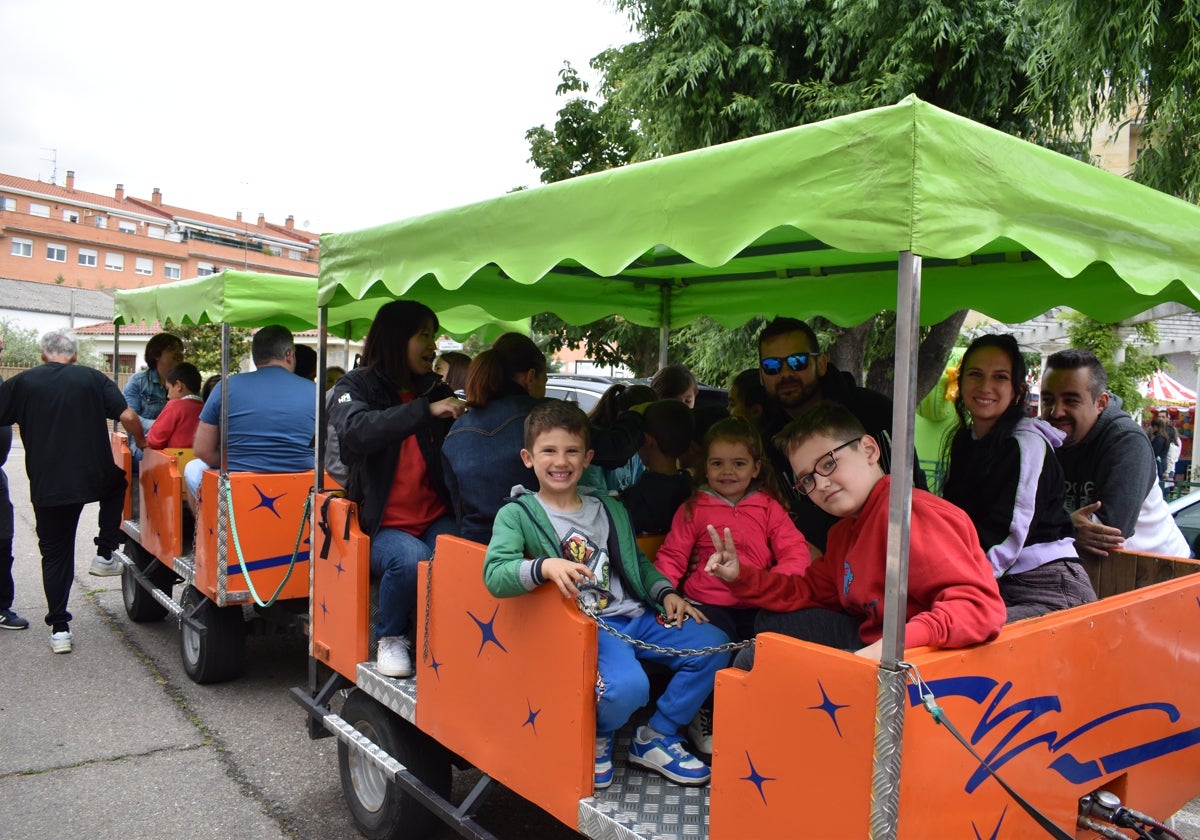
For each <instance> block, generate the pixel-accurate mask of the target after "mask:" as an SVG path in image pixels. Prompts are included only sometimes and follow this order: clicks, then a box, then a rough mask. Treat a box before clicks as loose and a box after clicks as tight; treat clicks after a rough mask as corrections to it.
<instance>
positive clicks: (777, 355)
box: [758, 317, 925, 551]
mask: <svg viewBox="0 0 1200 840" xmlns="http://www.w3.org/2000/svg"><path fill="white" fill-rule="evenodd" d="M758 363H759V365H758V374H759V376H760V377H761V378H762V383H763V387H764V388H766V389H767V395H768V396H769V397H770V400H771V409H772V416H771V418H770V420H769V421H768V422H767V425H766V437H767V438H768V439H770V438H773V437H774V436H775V435H776V434H777V433H778V432H779V431H780V430H781V429H783V427H784V426H786V425H787V424H788V423H789V422H790V421H792V420H794V419H796V418H797V417H799V416H800V415H802V414H803V413H804V412H806V411H807V410H808V409H810V408H812V407H813V406H815V405H817V404H818V403H820V402H821V401H822V400H831V401H833V402H837V403H841V404H842V405H844V406H845V407H846V408H848V409H849V410H850V413H851V414H853V415H854V416H855V417H857V418H858V420H859V422H860V423H862V424H863V426H864V427H865V428H866V430H867V434H869V435H871V436H872V437H873V438H875V440H877V441H878V442H879V445H880V449H881V450H882V451H881V456H880V464H881V466H882V467H883V470H884V472H885V473H886V472H890V471H891V452H892V447H891V440H892V401H891V400H890V399H888V398H887V397H886V396H884V395H883V394H880V393H878V392H877V391H872V390H871V389H869V388H863V387H862V386H860V385H859V384H858V383H857V382H856V381H855V379H854V377H853V376H852V375H851V374H849V373H846V372H844V371H840V370H838V369H837V368H836V367H835V366H833V365H832V364H830V363H829V359H828V357H826V355H825V354H824V353H822V352H821V350H820V344H819V343H818V341H817V335H816V333H815V332H813V329H812V327H810V326H809V325H808V324H806V323H804V322H803V321H801V320H799V319H797V318H782V317H781V318H775V319H774V320H773V321H771V322H770V323H769V324H767V325H766V326H765V327H763V330H762V332H761V333H759V335H758ZM766 449H767V452H768V453H769V454H770V458H771V463H772V464H773V465H774V467H775V470H776V473H777V474H778V475H779V476H780V482H779V483H780V485H782V487H783V488H784V490H785V492H787V493H788V497H789V500H790V502H791V508H792V515H793V518H794V519H795V520H796V525H797V526H798V527H799V528H800V530H801V532H802V533H803V534H804V536H805V538H806V539H807V540H808V541H809V542H810V543H812V544H813V545H815V546H816V547H817V548H819V549H821V550H822V551H824V550H825V535H826V534H827V533H828V531H829V528H830V526H832V525H833V523H834V522H836V521H837V518H836V517H833V516H830V515H829V514H827V513H825V512H824V511H822V510H821V509H820V508H818V507H817V506H816V505H814V504H813V503H812V502H811V501H810V500H808V499H807V498H804V497H802V496H801V495H800V494H799V493H797V492H796V491H795V489H794V485H795V476H794V475H792V467H791V464H789V463H788V460H787V458H786V457H785V456H784V454H783V453H782V452H780V451H779V449H778V448H777V447H775V446H772V445H770V443H769V440H768V445H767V447H766ZM913 466H914V469H913V482H914V485H915V486H917V487H919V488H921V489H925V473H924V472H922V471H921V469H920V467H919V466H918V465H917V462H916V460H915V459H914V461H913Z"/></svg>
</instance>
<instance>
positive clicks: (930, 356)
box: [867, 309, 967, 402]
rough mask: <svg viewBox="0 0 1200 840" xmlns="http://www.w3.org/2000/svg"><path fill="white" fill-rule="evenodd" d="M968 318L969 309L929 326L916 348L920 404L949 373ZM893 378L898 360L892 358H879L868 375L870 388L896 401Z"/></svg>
mask: <svg viewBox="0 0 1200 840" xmlns="http://www.w3.org/2000/svg"><path fill="white" fill-rule="evenodd" d="M966 317H967V310H966V309H960V310H959V311H958V312H955V313H954V314H953V315H951V316H950V317H949V318H947V319H946V320H944V321H942V322H940V323H937V324H934V325H933V326H932V327H930V328H929V332H928V333H927V334H926V335H925V337H924V338H923V339H922V340H921V343H920V345H919V346H918V347H917V394H916V400H917V402H920V401H921V399H922V398H924V396H925V395H926V394H928V393H929V392H930V391H932V390H933V386H934V385H936V384H937V381H938V380H939V379H941V378H942V373H944V372H945V370H946V359H947V358H949V356H950V349H951V348H952V347H954V343H955V341H957V340H958V335H959V333H960V332H961V331H962V325H963V321H965V320H966ZM894 375H895V359H894V358H893V357H890V356H889V357H881V358H878V359H876V360H875V361H874V362H873V363H872V364H871V367H870V370H869V371H868V372H867V387H868V388H871V389H873V390H875V391H879V392H880V393H881V394H887V395H888V396H889V397H892V398H893V399H895V394H894V391H895V387H894V385H895V382H894V378H893V377H894Z"/></svg>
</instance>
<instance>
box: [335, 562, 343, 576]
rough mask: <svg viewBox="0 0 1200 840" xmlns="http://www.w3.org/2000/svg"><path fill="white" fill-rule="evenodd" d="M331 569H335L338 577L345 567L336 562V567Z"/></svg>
mask: <svg viewBox="0 0 1200 840" xmlns="http://www.w3.org/2000/svg"><path fill="white" fill-rule="evenodd" d="M333 568H335V569H337V573H338V574H339V575H340V574H341V573H342V572H344V571H346V567H345V566H343V565H342V561H341V560H338V561H337V565H336V566H334V567H333Z"/></svg>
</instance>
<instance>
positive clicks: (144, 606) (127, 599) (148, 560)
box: [121, 540, 175, 623]
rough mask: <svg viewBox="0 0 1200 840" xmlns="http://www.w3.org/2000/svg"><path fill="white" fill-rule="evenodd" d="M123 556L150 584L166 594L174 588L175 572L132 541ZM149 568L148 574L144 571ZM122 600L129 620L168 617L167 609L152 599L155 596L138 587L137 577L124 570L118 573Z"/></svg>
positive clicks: (126, 569)
mask: <svg viewBox="0 0 1200 840" xmlns="http://www.w3.org/2000/svg"><path fill="white" fill-rule="evenodd" d="M125 554H126V555H127V556H128V557H129V558H130V559H131V560H133V562H134V565H136V566H137V567H138V569H139V570H140V571H141V572H142V573H143V574H146V575H148V576H149V578H150V581H151V582H152V583H153V584H154V585H155V586H157V587H158V588H159V589H161V590H162V591H163V592H166V593H167V594H168V595H170V594H171V587H173V586H174V585H175V573H174V572H173V571H171V570H170V569H168V568H166V567H164V566H163V565H162V564H161V563H159V562H158V560H156V559H155V558H154V557H152V556H150V554H149V552H147V551H146V550H145V549H144V548H142V547H141V546H140V545H138V544H137V543H135V542H133V541H132V540H130V541H128V542H126V544H125ZM148 569H149V571H147V570H148ZM121 600H122V601H123V602H124V603H125V614H126V615H128V616H129V618H130V620H131V621H135V622H139V623H141V622H144V621H161V620H162V619H163V617H164V616H166V614H167V608H166V607H164V606H163V605H162V604H160V603H159V602H158V601H156V600H155V599H154V596H153V595H151V594H150V593H149V592H147V591H146V590H145V589H143V588H142V587H141V585H139V584H138V582H137V578H135V577H134V576H133V572H131V571H129V568H128V567H126V568H124V569H122V570H121Z"/></svg>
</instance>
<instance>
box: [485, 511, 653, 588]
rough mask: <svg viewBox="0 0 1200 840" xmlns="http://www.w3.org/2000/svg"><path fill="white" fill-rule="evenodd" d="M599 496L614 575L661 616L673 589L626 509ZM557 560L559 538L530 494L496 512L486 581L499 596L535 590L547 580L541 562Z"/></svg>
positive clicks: (488, 554) (489, 545) (486, 565)
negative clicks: (645, 551)
mask: <svg viewBox="0 0 1200 840" xmlns="http://www.w3.org/2000/svg"><path fill="white" fill-rule="evenodd" d="M595 498H597V499H599V500H600V503H601V504H602V505H603V506H604V510H605V511H606V512H607V513H608V545H607V546H606V548H607V550H608V557H609V563H610V565H611V569H612V573H613V574H615V575H619V576H620V579H621V584H622V585H623V586H624V587H625V593H626V594H627V595H628V596H629V597H631V598H637V599H638V600H640V601H642V602H643V603H644V604H646V605H648V606H650V607H652V608H654V609H657V610H659V611H660V612H661V611H662V602H663V600H664V599H665V598H666V597H667V596H668V595H670V594H671V593H673V592H675V589H674V588H673V587H672V586H671V583H670V581H668V580H667V579H666V578H665V577H663V575H662V574H661V573H660V572H659V571H658V569H656V568H654V564H653V563H651V562H650V561H649V560H648V559H646V555H644V554H643V553H642V551H641V549H639V548H638V545H637V540H636V539H635V538H634V535H633V525H632V524H630V522H629V514H628V513H627V512H626V511H625V507H624V505H622V504H621V503H620V502H619V501H617V500H616V499H614V498H612V497H610V496H601V495H597V496H595ZM559 556H561V554H560V548H559V544H558V538H557V537H556V535H555V533H554V526H552V525H551V524H550V518H549V517H548V516H546V511H545V509H544V508H543V507H542V505H541V503H539V502H538V501H537V499H535V498H534V497H533V494H532V493H521V494H519V495H518V496H517V497H516V498H515V499H514V500H513V501H511V502H509V503H508V504H506V505H505V506H504V507H502V508H500V512H499V513H497V514H496V521H495V524H494V525H493V526H492V540H491V542H490V543H488V550H487V558H486V559H485V560H484V563H483V583H484V585H485V586H486V587H487V588H488V591H489V592H491V593H492V594H493V595H495V596H496V597H497V598H511V597H512V596H514V595H523V594H525V593H526V592H532V591H533V590H534V589H536V588H537V587H538V586H540V585H541V584H543V583H545V582H546V579H545V578H544V577H542V575H541V567H542V562H543V561H544V560H545V559H546V558H547V557H559Z"/></svg>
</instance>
